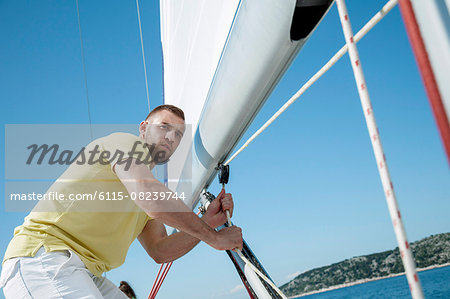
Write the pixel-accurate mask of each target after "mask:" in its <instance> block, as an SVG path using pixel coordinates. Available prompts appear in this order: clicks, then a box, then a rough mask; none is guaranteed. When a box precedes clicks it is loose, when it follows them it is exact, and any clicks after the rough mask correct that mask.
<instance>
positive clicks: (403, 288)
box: [297, 266, 450, 299]
mask: <svg viewBox="0 0 450 299" xmlns="http://www.w3.org/2000/svg"><path fill="white" fill-rule="evenodd" d="M418 273H419V279H420V282H421V283H422V288H423V292H424V295H425V298H427V299H430V298H432V299H435V298H436V299H437V298H446V299H450V266H447V267H442V268H435V269H431V270H426V271H421V272H418ZM297 298H301V299H337V298H361V299H364V298H396V299H403V298H405V299H406V298H408V299H409V298H411V293H410V292H409V287H408V282H407V280H406V277H405V275H402V276H396V277H391V278H386V279H381V280H376V281H370V282H366V283H363V284H358V285H354V286H350V287H345V288H342V289H336V290H331V291H327V292H323V293H318V294H313V295H308V296H303V297H297Z"/></svg>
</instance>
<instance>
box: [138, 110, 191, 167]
mask: <svg viewBox="0 0 450 299" xmlns="http://www.w3.org/2000/svg"><path fill="white" fill-rule="evenodd" d="M184 130H185V127H184V113H183V110H181V109H180V108H178V107H176V106H172V105H161V106H158V107H156V108H155V109H153V110H152V111H151V112H150V113H149V114H148V116H147V118H146V119H145V120H144V121H143V122H141V124H140V125H139V136H140V137H141V138H142V139H143V140H144V141H145V143H146V144H147V145H148V147H149V149H150V154H151V155H152V158H153V161H155V162H156V164H161V163H164V162H166V161H167V160H169V158H170V156H172V154H173V153H174V152H175V150H176V149H177V147H178V145H179V144H180V142H181V138H182V137H183V134H184Z"/></svg>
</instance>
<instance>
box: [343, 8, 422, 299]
mask: <svg viewBox="0 0 450 299" xmlns="http://www.w3.org/2000/svg"><path fill="white" fill-rule="evenodd" d="M336 4H337V8H338V11H339V18H340V19H341V23H342V30H343V31H344V35H345V40H346V42H347V45H348V54H349V57H350V61H351V65H352V69H353V74H354V76H355V81H356V85H357V87H358V93H359V97H360V99H361V106H362V108H363V112H364V117H365V119H366V124H367V129H368V131H369V135H370V137H371V142H372V148H373V152H374V154H375V159H376V161H377V166H378V172H379V175H380V178H381V182H382V185H383V190H384V193H385V197H386V202H387V204H388V209H389V213H390V215H391V219H392V223H393V226H394V232H395V235H396V237H397V242H398V247H399V250H400V255H401V257H402V260H403V265H404V267H405V272H406V276H407V278H408V282H409V286H410V289H411V295H412V297H413V298H414V299H416V298H417V299H422V298H424V296H423V291H422V286H421V285H420V281H419V278H418V276H417V270H416V265H415V263H414V257H413V255H412V251H411V247H410V246H409V243H408V240H407V238H406V232H405V228H404V226H403V221H402V219H401V217H400V210H399V207H398V203H397V199H396V196H395V192H394V187H393V185H392V181H391V177H390V174H389V170H388V166H387V162H386V158H385V155H384V150H383V146H382V144H381V140H380V133H379V132H378V128H377V123H376V121H375V116H374V114H373V109H372V103H371V101H370V97H369V91H368V90H367V85H366V79H365V78H364V72H363V69H362V65H361V61H360V58H359V54H358V49H357V47H356V44H355V42H354V41H353V31H352V26H351V23H350V18H349V16H348V11H347V7H346V5H345V1H344V0H336Z"/></svg>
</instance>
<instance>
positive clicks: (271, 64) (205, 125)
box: [160, 0, 449, 298]
mask: <svg viewBox="0 0 450 299" xmlns="http://www.w3.org/2000/svg"><path fill="white" fill-rule="evenodd" d="M333 2H334V1H328V0H310V1H309V0H308V1H307V0H289V1H270V0H247V1H244V0H242V1H237V0H228V1H179V2H177V3H176V4H175V3H174V2H173V1H165V0H161V1H160V7H161V41H162V49H163V65H164V102H165V103H168V104H173V105H176V106H179V107H181V108H182V109H183V110H184V111H185V112H186V115H187V120H186V123H187V124H191V125H192V130H191V131H192V142H191V145H190V146H189V147H188V148H189V151H187V152H185V153H184V156H185V157H186V159H185V160H186V161H187V162H186V163H185V165H183V167H180V165H175V166H174V165H173V164H170V163H169V166H168V169H167V173H168V175H167V177H166V180H167V184H168V186H169V188H171V189H172V190H177V192H186V193H188V194H189V196H188V200H187V201H185V203H186V204H187V205H188V206H190V207H191V208H192V209H194V208H195V207H196V206H197V204H198V202H199V201H202V204H207V202H208V197H210V196H211V195H210V194H208V192H207V190H208V187H209V185H210V184H211V182H212V181H213V179H214V177H215V176H216V175H217V173H218V172H219V175H222V176H223V175H226V176H227V175H228V174H227V173H225V174H224V173H223V171H224V169H226V168H225V167H224V166H228V163H229V162H230V161H231V160H232V159H234V157H235V155H233V156H232V158H231V159H230V156H231V154H232V152H233V150H234V149H235V147H236V145H237V143H238V142H239V141H240V139H241V138H242V136H243V134H244V133H245V131H246V130H247V128H248V127H249V125H250V124H251V123H252V120H253V119H254V118H255V116H256V114H257V113H258V111H259V110H260V109H261V107H262V106H263V105H264V103H265V101H266V100H267V98H268V97H269V95H270V94H271V92H272V91H273V89H274V88H275V86H276V85H277V83H278V82H279V80H280V78H281V77H282V76H283V74H284V73H285V71H286V70H287V68H288V67H289V65H290V64H291V62H292V61H293V59H294V58H295V57H296V55H297V54H298V52H299V51H300V49H301V48H302V46H303V45H304V44H305V43H306V41H307V40H308V38H309V37H310V36H311V34H313V32H314V29H315V28H316V26H317V25H318V24H319V23H320V21H321V20H322V19H323V18H324V17H325V16H326V14H327V11H328V10H329V9H330V7H331V5H332V4H333ZM337 2H338V6H339V8H340V13H341V17H342V20H343V26H344V32H345V24H344V23H345V21H348V15H347V12H346V9H345V10H344V12H341V10H342V6H345V3H343V1H337ZM396 2H397V1H390V2H389V3H388V4H387V6H389V9H387V11H388V10H390V9H391V8H392V6H393V5H395V4H396ZM419 2H420V1H416V3H415V5H416V11H427V12H428V13H430V11H431V13H435V14H436V9H437V13H438V12H439V10H440V9H443V8H442V7H438V8H436V5H442V4H437V3H438V1H430V3H429V4H428V5H427V4H424V3H420V4H419ZM431 2H433V3H431ZM408 5H409V6H411V4H410V2H409V1H404V3H403V4H402V12H405V11H407V10H408V9H407V8H406V7H407V6H408ZM419 6H420V7H419ZM422 6H427V7H426V8H423V7H422ZM418 7H419V8H418ZM433 9H434V10H433ZM382 13H383V14H385V13H386V11H384V12H382ZM447 21H448V18H447ZM436 23H437V25H436V26H437V27H439V26H440V27H439V28H440V31H438V32H439V33H438V34H436V36H434V41H436V39H439V38H441V37H442V36H444V38H443V39H442V40H444V42H446V44H445V45H444V46H447V47H448V36H447V38H445V34H446V33H445V30H448V28H447V29H446V28H445V26H444V28H442V24H443V23H445V20H444V22H442V21H441V22H436ZM425 27H427V26H425ZM430 28H431V26H428V27H427V28H426V29H425V30H428V32H430V30H433V29H430ZM433 28H435V27H433ZM408 29H409V27H408ZM409 32H410V33H411V30H410V29H409ZM346 33H347V32H346ZM412 36H414V34H412ZM347 44H348V47H349V48H350V52H351V50H352V46H353V45H352V44H353V35H349V40H348V41H347ZM429 44H431V47H432V48H433V42H432V41H429ZM433 49H434V50H433V51H434V52H433V55H434V56H436V55H438V56H439V55H441V54H440V53H441V52H440V51H439V50H437V49H435V48H433ZM436 53H438V54H436ZM350 55H351V56H352V52H351V53H350ZM354 55H355V50H353V56H354ZM354 57H355V56H354ZM352 59H353V58H352ZM356 59H359V58H358V56H356V58H355V60H356ZM446 61H447V62H448V59H447V60H446ZM356 64H357V65H356V66H357V67H358V66H359V65H358V63H356ZM435 64H436V63H435ZM428 67H429V66H428ZM436 67H437V73H438V76H437V78H438V80H440V85H441V89H442V88H444V89H447V90H448V87H447V88H445V85H444V83H443V80H445V79H442V78H443V77H445V75H443V74H444V73H445V71H443V67H442V66H439V65H437V66H436V65H435V68H436ZM423 68H424V67H422V70H423ZM355 72H356V71H355ZM355 76H356V80H357V82H358V75H357V74H356V73H355ZM359 76H361V75H359ZM360 80H361V79H360ZM360 82H362V83H361V86H363V85H364V84H365V82H364V81H360ZM447 86H448V85H447ZM435 88H436V87H435ZM361 89H364V88H361ZM361 93H363V92H360V95H361ZM361 97H362V99H363V97H364V95H361ZM366 97H367V98H368V95H367V96H366ZM446 98H447V99H448V98H449V97H448V96H447V97H446ZM432 102H433V101H432ZM434 103H435V104H433V107H434V108H435V106H436V105H438V106H439V105H440V106H443V104H442V100H440V99H439V100H435V101H434ZM366 105H368V106H367V107H366V108H364V103H363V108H364V109H365V110H366V109H367V111H368V114H370V112H371V110H370V111H369V109H371V105H370V102H369V104H366ZM448 106H449V105H448V104H447V107H448ZM435 110H436V109H435ZM437 110H439V111H440V112H439V113H438V114H439V116H438V117H437V119H438V123H439V128H440V130H441V133H442V134H441V135H442V136H443V140H444V145H445V146H446V147H447V153H449V151H448V148H449V146H448V144H449V141H446V140H448V138H449V130H448V118H446V114H447V112H446V111H445V109H444V110H442V107H441V108H437ZM283 111H284V110H283ZM447 111H448V110H447ZM281 112H282V111H281ZM370 117H371V116H369V118H368V119H366V120H367V122H368V127H369V133H370V130H371V126H372V127H374V126H375V128H376V124H375V121H374V119H373V120H371V119H370ZM441 119H444V120H443V121H442V120H441ZM370 122H373V123H374V124H375V125H371V123H370ZM263 129H264V128H263ZM372 129H373V128H372ZM370 134H372V133H370ZM250 141H251V140H250ZM247 145H248V143H246V144H245V145H244V147H243V148H245V147H246V146H247ZM380 149H381V153H382V148H381V145H380V146H378V148H377V145H376V144H374V152H375V155H376V156H377V152H378V155H380V154H379V152H380ZM239 152H240V150H239V151H238V153H239ZM383 157H384V154H383ZM380 159H381V158H380ZM382 159H384V158H382ZM383 163H384V162H383V161H382V160H380V161H379V164H380V165H381V164H383ZM383 165H384V164H383ZM383 165H382V166H381V168H383ZM385 168H387V167H385ZM227 171H228V170H225V172H227ZM380 176H381V178H382V181H383V183H384V184H385V182H386V184H388V183H390V179H389V173H388V172H387V171H386V172H385V173H383V171H382V170H381V169H380ZM225 182H226V180H225V181H224V182H222V183H225ZM390 185H391V186H392V183H390ZM388 188H389V186H388ZM392 193H393V191H392V190H391V191H389V190H388V191H387V195H386V198H387V200H388V206H389V208H390V212H391V215H395V214H396V213H397V211H399V209H398V206H397V203H396V200H395V196H393V195H392ZM392 197H393V198H392ZM392 217H393V218H392V219H393V223H394V230H395V231H396V235H397V240H398V242H399V246H400V250H401V252H402V256H403V255H405V256H406V257H405V258H404V260H403V261H404V265H405V268H406V270H407V274H408V275H407V276H408V279H409V281H410V288H411V292H412V294H413V297H414V298H422V297H423V294H422V290H421V286H420V283H419V282H418V278H417V274H416V270H415V265H414V261H413V257H412V254H411V252H410V249H409V247H408V241H407V239H406V234H405V232H404V228H403V225H402V222H401V219H400V212H398V217H397V218H395V216H392ZM405 244H406V245H405ZM405 246H406V247H405ZM244 247H245V255H246V257H247V258H248V259H250V260H252V261H253V262H254V264H255V265H256V266H257V267H258V268H259V269H260V270H261V271H262V272H264V275H265V276H268V274H267V272H265V271H264V269H263V267H262V265H261V264H260V263H259V261H258V260H257V259H256V257H255V256H254V254H253V253H252V251H251V249H250V248H249V246H248V244H245V245H244ZM228 254H229V256H230V258H231V260H232V261H233V264H234V265H235V267H236V269H237V272H238V273H239V276H240V278H241V280H242V282H243V284H244V285H245V288H246V290H247V292H248V294H249V296H250V297H251V298H279V297H281V296H283V295H282V294H281V295H280V293H279V292H277V291H276V290H275V289H274V288H272V287H271V286H269V285H268V284H267V283H266V282H264V281H263V280H262V279H261V278H262V277H261V276H264V275H257V274H256V273H255V271H253V270H252V269H249V267H248V266H249V265H248V263H247V262H246V261H243V260H242V259H241V258H240V256H239V255H238V254H236V253H234V252H228ZM266 278H267V277H266Z"/></svg>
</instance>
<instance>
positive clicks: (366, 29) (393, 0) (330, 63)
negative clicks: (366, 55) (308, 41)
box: [224, 0, 398, 165]
mask: <svg viewBox="0 0 450 299" xmlns="http://www.w3.org/2000/svg"><path fill="white" fill-rule="evenodd" d="M397 2H398V0H390V1H388V2H387V3H386V5H384V6H383V8H382V9H381V10H380V11H379V12H378V13H376V14H375V15H374V16H373V17H372V18H371V19H370V20H369V22H367V23H366V25H364V27H363V28H361V30H360V31H359V32H358V33H357V34H356V35H355V42H358V41H360V40H361V39H362V38H363V37H364V36H365V35H366V34H367V33H368V32H369V31H370V30H371V29H372V28H373V27H374V26H375V25H376V24H377V23H378V22H379V21H381V20H382V19H383V17H384V16H385V15H386V14H387V13H388V12H389V11H391V9H392V8H393V7H394V6H395V5H396V4H397ZM347 50H348V48H347V45H345V46H343V47H342V48H341V49H340V50H339V51H338V52H337V53H336V54H334V56H333V57H332V58H331V59H330V60H329V61H328V62H327V63H326V64H325V65H324V66H323V67H322V68H321V69H320V70H319V71H318V72H317V73H316V74H314V76H312V77H311V79H309V80H308V82H306V83H305V85H303V86H302V88H300V89H299V90H298V91H297V92H296V93H295V94H294V95H293V96H292V97H291V98H290V99H289V100H288V101H287V102H286V103H285V104H284V105H283V106H282V107H281V108H280V109H279V110H278V111H277V112H276V113H275V114H274V115H273V116H272V117H271V118H270V119H269V120H268V121H266V122H265V123H264V125H262V126H261V127H260V128H259V129H258V130H257V131H256V132H255V133H254V134H253V135H252V136H251V137H250V138H249V139H248V140H247V141H246V142H245V143H244V145H243V146H242V147H241V148H239V150H237V151H236V152H235V153H234V154H233V155H232V156H231V157H230V158H229V159H228V160H227V161H226V162H225V163H224V165H228V164H229V163H230V162H231V161H233V159H234V158H236V156H237V155H239V154H240V153H241V152H242V151H243V150H244V149H245V148H246V147H247V146H248V145H249V144H250V143H251V142H252V141H253V140H254V139H255V138H256V137H258V136H259V135H260V134H261V133H262V132H263V131H264V130H265V129H266V128H267V127H268V126H269V125H271V124H272V123H273V122H274V121H275V120H276V119H277V118H278V117H279V116H280V115H281V114H282V113H283V112H284V111H285V110H286V109H287V108H289V106H290V105H292V104H293V103H294V102H295V101H296V100H297V99H298V98H299V97H300V96H301V95H302V94H303V93H305V91H306V90H307V89H308V88H310V87H311V86H312V85H313V84H314V83H315V82H316V81H317V80H318V79H319V78H320V77H322V75H324V74H325V73H326V72H327V71H328V70H329V69H330V68H331V67H332V66H333V65H334V64H335V63H336V62H338V61H339V59H341V58H342V56H344V54H345V53H346V52H347Z"/></svg>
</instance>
